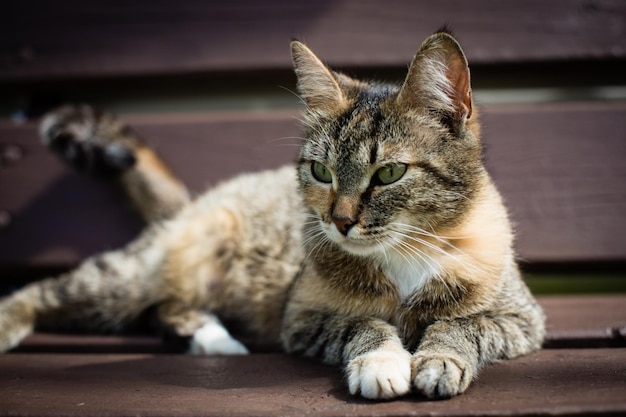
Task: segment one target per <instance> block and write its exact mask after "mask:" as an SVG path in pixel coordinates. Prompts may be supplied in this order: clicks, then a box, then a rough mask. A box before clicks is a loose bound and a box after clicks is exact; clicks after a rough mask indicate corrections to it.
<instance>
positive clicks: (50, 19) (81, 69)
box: [0, 0, 626, 80]
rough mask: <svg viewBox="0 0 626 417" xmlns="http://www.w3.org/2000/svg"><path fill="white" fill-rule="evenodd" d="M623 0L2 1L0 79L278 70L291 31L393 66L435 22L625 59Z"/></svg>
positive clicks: (499, 54)
mask: <svg viewBox="0 0 626 417" xmlns="http://www.w3.org/2000/svg"><path fill="white" fill-rule="evenodd" d="M625 19H626V3H624V2H623V1H621V0H593V1H571V0H551V1H544V0H524V1H516V2H502V1H498V0H480V1H473V2H466V1H459V0H443V1H437V2H430V1H426V0H422V1H413V0H388V1H385V2H380V1H375V0H344V1H334V0H318V1H308V2H305V1H299V2H285V1H281V0H268V1H263V2H258V1H255V0H242V1H235V2H214V1H212V2H207V1H200V0H194V1H188V0H184V1H178V2H176V3H172V2H168V1H165V0H152V1H146V0H144V1H133V2H123V1H109V0H94V1H88V2H86V1H80V0H60V1H55V2H50V1H44V0H38V1H34V2H33V1H30V2H6V4H3V11H2V13H1V14H0V80H2V79H3V80H16V79H35V78H47V77H84V76H114V75H115V76H118V75H145V74H165V73H184V72H200V71H222V70H224V71H230V70H242V69H259V68H287V67H289V66H290V64H289V55H288V48H287V43H288V42H289V40H290V39H291V38H292V37H298V38H300V39H302V40H304V41H306V42H308V43H309V44H311V45H312V46H313V47H314V49H315V50H316V51H317V52H319V53H320V54H321V56H323V57H325V59H327V60H328V61H329V62H330V63H331V64H333V65H336V66H351V67H356V66H402V67H404V66H405V65H406V63H407V62H408V60H409V58H410V57H411V56H412V55H413V53H414V52H415V50H416V49H417V47H418V45H419V43H420V42H421V41H422V40H423V39H424V38H425V37H426V36H427V35H428V34H430V33H432V32H433V31H434V30H435V29H437V28H438V27H439V26H441V25H443V24H444V23H447V24H449V25H450V26H451V27H453V28H454V29H455V31H456V32H457V33H458V34H459V36H460V37H461V40H462V42H463V45H464V46H465V49H466V51H467V53H468V55H469V58H470V62H472V63H474V64H477V63H493V62H526V61H546V60H548V61H551V60H567V59H579V60H580V59H596V58H622V59H623V58H624V57H626V48H624V42H623V40H624V38H625V37H626V25H624V21H625Z"/></svg>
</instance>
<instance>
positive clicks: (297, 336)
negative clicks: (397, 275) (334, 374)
mask: <svg viewBox="0 0 626 417" xmlns="http://www.w3.org/2000/svg"><path fill="white" fill-rule="evenodd" d="M295 310H296V309H294V308H289V307H288V308H287V310H286V313H285V317H284V321H283V329H282V340H283V344H284V346H285V348H286V350H287V351H288V352H290V353H296V354H300V355H303V356H305V357H311V358H316V359H320V360H322V361H323V362H324V363H328V364H335V365H344V366H345V371H346V377H347V380H348V381H347V382H348V388H349V390H350V392H351V393H352V394H354V395H361V396H363V397H365V398H370V399H390V398H395V397H399V396H402V395H404V394H407V393H408V392H409V391H410V390H411V354H410V353H409V352H408V351H406V350H405V349H404V347H403V345H402V342H401V340H400V338H399V336H398V332H397V329H396V328H395V327H394V326H392V325H390V324H389V323H387V322H385V321H383V320H379V319H376V318H373V317H358V316H350V315H342V314H338V313H326V312H321V311H314V310H310V309H302V310H299V311H295Z"/></svg>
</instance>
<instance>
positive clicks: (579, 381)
mask: <svg viewBox="0 0 626 417" xmlns="http://www.w3.org/2000/svg"><path fill="white" fill-rule="evenodd" d="M625 364H626V349H593V350H587V349H579V350H558V349H556V350H544V351H541V352H538V353H536V354H533V355H530V356H528V357H524V358H519V359H515V360H512V361H506V362H502V363H498V364H496V365H493V366H490V367H488V368H487V369H485V370H484V371H483V372H482V374H481V376H480V378H479V379H478V380H477V381H475V382H474V383H473V384H472V385H471V386H470V388H469V389H468V391H467V392H466V393H465V394H464V395H461V396H459V397H455V398H453V399H450V400H446V401H426V400H424V399H422V398H419V397H417V396H407V397H405V398H401V399H399V400H395V401H384V402H374V401H365V400H362V399H358V398H354V397H352V396H350V395H349V394H348V392H347V390H346V387H345V380H344V377H343V376H342V374H341V373H340V372H339V371H338V370H337V369H335V368H332V367H326V366H323V365H319V364H317V363H314V362H310V361H306V360H302V359H298V358H294V357H289V356H285V355H278V354H263V355H251V356H245V357H193V356H184V355H149V354H143V355H140V354H135V355H92V354H86V355H61V354H40V355H32V354H7V355H3V356H0V416H7V417H8V416H22V417H30V416H32V417H35V416H36V417H61V416H63V417H72V416H76V417H78V416H99V417H105V416H106V417H108V416H111V417H113V416H115V417H124V416H163V417H166V416H179V417H183V416H194V417H199V416H250V415H254V416H278V415H280V416H302V415H314V416H346V415H350V416H372V415H377V416H399V415H412V416H422V415H424V416H426V415H428V416H433V415H470V416H472V415H474V416H484V415H515V416H530V415H532V416H536V415H548V414H549V415H553V416H554V415H590V414H601V415H608V414H611V415H620V413H626V395H625V394H626V365H625Z"/></svg>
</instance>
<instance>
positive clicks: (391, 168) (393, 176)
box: [375, 164, 406, 185]
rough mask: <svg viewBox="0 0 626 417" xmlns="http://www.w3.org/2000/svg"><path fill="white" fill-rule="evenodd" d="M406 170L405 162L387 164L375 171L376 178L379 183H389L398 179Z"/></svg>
mask: <svg viewBox="0 0 626 417" xmlns="http://www.w3.org/2000/svg"><path fill="white" fill-rule="evenodd" d="M405 172H406V164H389V165H385V166H384V167H382V168H380V169H379V170H378V171H376V174H375V176H376V178H375V179H376V180H377V182H379V183H380V184H384V185H387V184H391V183H392V182H396V181H398V180H399V179H400V178H402V176H403V175H404V173H405Z"/></svg>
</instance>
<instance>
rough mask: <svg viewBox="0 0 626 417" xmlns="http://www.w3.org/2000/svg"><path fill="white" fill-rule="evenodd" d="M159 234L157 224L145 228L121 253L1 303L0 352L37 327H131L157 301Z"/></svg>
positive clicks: (99, 258)
mask: <svg viewBox="0 0 626 417" xmlns="http://www.w3.org/2000/svg"><path fill="white" fill-rule="evenodd" d="M160 231H161V229H160V226H159V225H156V226H155V227H152V228H149V229H147V230H146V232H144V233H143V234H142V235H141V236H140V237H139V238H138V239H136V240H135V241H133V242H132V243H130V244H129V245H128V246H126V247H125V248H123V249H120V250H116V251H111V252H105V253H102V254H99V255H95V256H93V257H91V258H88V259H87V260H85V261H84V262H83V263H82V264H81V265H80V266H78V267H77V268H76V269H74V270H72V271H70V272H67V273H65V274H63V275H61V276H59V277H55V278H48V279H44V280H42V281H37V282H34V283H31V284H29V285H27V286H25V287H24V288H22V289H21V290H18V291H16V292H15V293H13V294H12V295H10V296H8V297H6V298H5V299H2V300H0V352H5V351H7V350H10V349H12V348H13V347H15V346H17V345H18V344H19V343H20V341H21V340H22V339H24V338H25V337H26V336H28V335H29V334H31V333H32V332H33V331H34V329H36V328H46V329H47V328H50V329H64V328H71V329H79V330H98V331H103V330H119V329H120V328H123V327H125V326H126V325H128V324H130V323H131V322H133V320H135V319H136V318H138V317H139V316H140V315H141V313H143V312H144V311H145V310H146V309H147V308H148V307H150V306H151V305H154V304H155V303H158V302H159V301H160V299H159V297H160V295H159V294H160V293H161V288H160V286H161V285H160V284H159V283H160V282H161V280H160V277H159V275H160V269H161V266H162V263H163V259H164V256H165V250H164V249H163V246H164V245H162V242H160V239H159V237H160V235H162V233H160Z"/></svg>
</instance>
